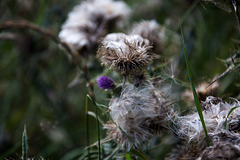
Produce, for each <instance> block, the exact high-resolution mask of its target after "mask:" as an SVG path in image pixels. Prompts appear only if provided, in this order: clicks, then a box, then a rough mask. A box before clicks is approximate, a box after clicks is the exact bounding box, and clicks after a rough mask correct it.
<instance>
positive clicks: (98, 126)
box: [94, 106, 101, 160]
mask: <svg viewBox="0 0 240 160" xmlns="http://www.w3.org/2000/svg"><path fill="white" fill-rule="evenodd" d="M94 108H95V113H96V124H97V135H98V158H99V160H100V159H101V140H100V139H101V138H100V137H101V135H100V124H99V119H98V107H97V106H96V107H94Z"/></svg>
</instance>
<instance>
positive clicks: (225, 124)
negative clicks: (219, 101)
mask: <svg viewBox="0 0 240 160" xmlns="http://www.w3.org/2000/svg"><path fill="white" fill-rule="evenodd" d="M239 107H240V106H235V107H233V108H231V109H230V111H229V112H228V115H227V117H226V119H225V122H224V129H226V128H227V119H228V117H229V116H230V114H231V113H232V112H233V111H234V110H235V109H237V108H239Z"/></svg>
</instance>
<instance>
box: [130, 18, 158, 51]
mask: <svg viewBox="0 0 240 160" xmlns="http://www.w3.org/2000/svg"><path fill="white" fill-rule="evenodd" d="M159 32H160V25H159V24H158V23H157V21H156V20H150V21H142V22H140V23H137V24H135V25H133V27H132V29H131V33H132V34H138V35H141V36H142V37H143V38H146V39H148V40H149V41H150V43H151V45H152V46H153V50H154V52H155V53H159V52H161V47H162V43H161V39H160V34H159Z"/></svg>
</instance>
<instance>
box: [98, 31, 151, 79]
mask: <svg viewBox="0 0 240 160" xmlns="http://www.w3.org/2000/svg"><path fill="white" fill-rule="evenodd" d="M151 48H152V46H151V45H150V42H149V40H147V39H144V38H143V37H141V36H140V35H125V34H123V33H112V34H108V35H107V36H106V37H105V38H104V40H103V41H102V45H101V47H100V49H99V51H98V53H99V55H100V56H101V59H102V64H104V65H107V66H110V68H112V69H115V70H117V71H120V72H123V73H125V74H129V73H134V72H136V71H137V70H139V69H142V68H143V67H144V66H146V65H147V64H148V63H149V62H150V61H151V60H152V59H153V58H154V56H153V54H152V53H151V52H150V49H151Z"/></svg>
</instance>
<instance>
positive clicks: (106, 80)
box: [97, 76, 114, 89]
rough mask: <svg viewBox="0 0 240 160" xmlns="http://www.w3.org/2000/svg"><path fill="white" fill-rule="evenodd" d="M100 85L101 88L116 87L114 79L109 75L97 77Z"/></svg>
mask: <svg viewBox="0 0 240 160" xmlns="http://www.w3.org/2000/svg"><path fill="white" fill-rule="evenodd" d="M97 82H98V86H99V87H100V88H101V89H112V88H113V87H114V81H113V80H112V79H111V78H110V77H107V76H101V77H99V78H98V79H97Z"/></svg>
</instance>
